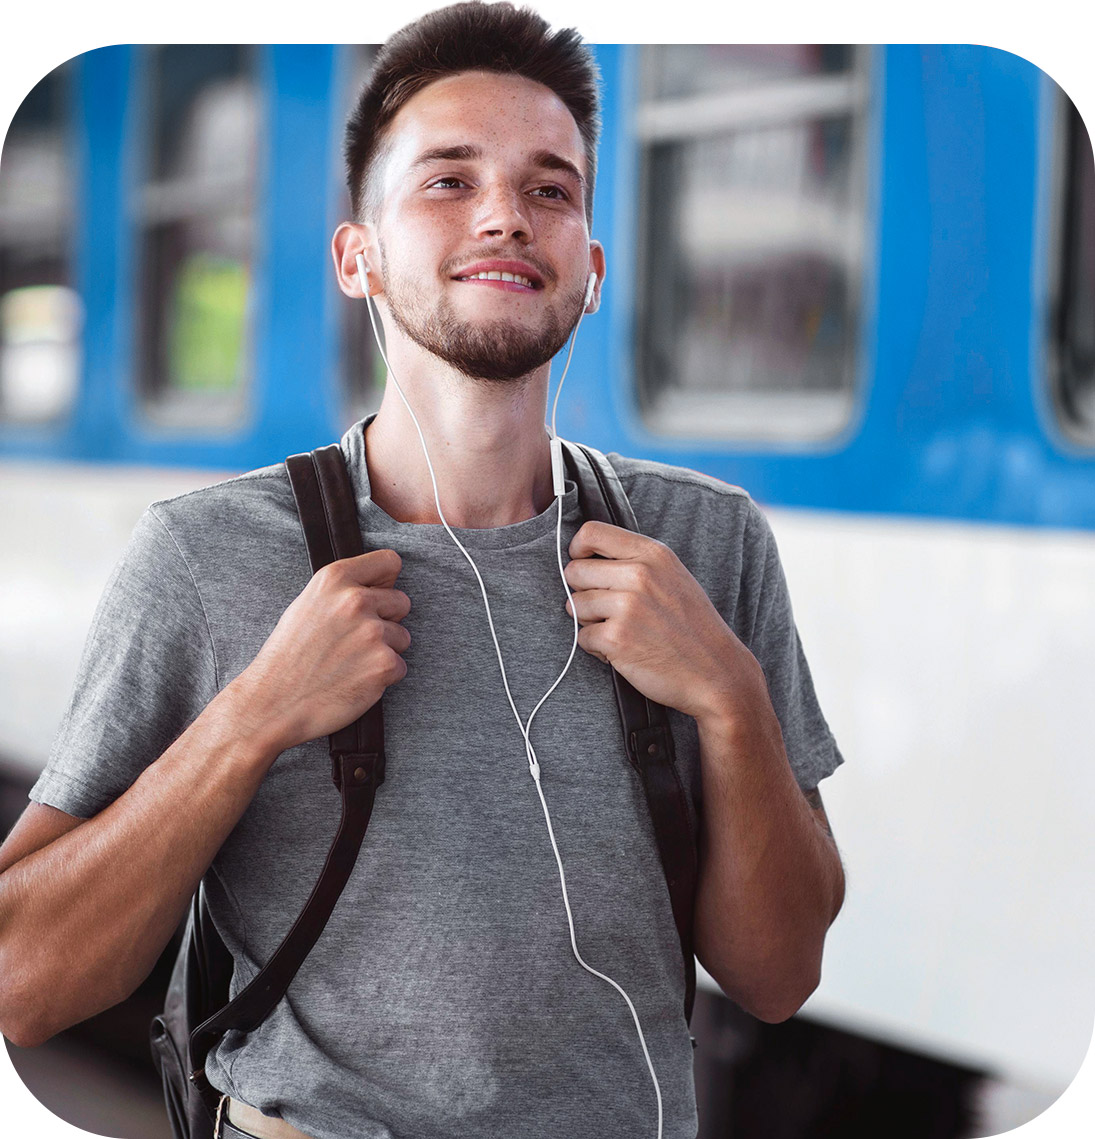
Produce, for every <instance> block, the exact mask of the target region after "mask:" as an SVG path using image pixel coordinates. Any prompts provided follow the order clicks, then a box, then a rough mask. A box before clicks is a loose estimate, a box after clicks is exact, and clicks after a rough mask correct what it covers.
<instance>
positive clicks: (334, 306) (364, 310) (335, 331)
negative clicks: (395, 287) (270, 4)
mask: <svg viewBox="0 0 1095 1139" xmlns="http://www.w3.org/2000/svg"><path fill="white" fill-rule="evenodd" d="M380 48H381V45H380V44H346V45H344V46H343V50H341V51H340V52H339V53H338V56H337V59H336V67H335V90H336V91H337V92H338V98H336V99H333V100H332V101H331V102H332V115H331V129H332V133H333V135H334V137H335V138H337V139H338V140H339V145H338V146H337V147H333V148H332V152H333V157H332V167H331V183H332V190H331V193H330V194H329V195H328V202H329V203H330V207H329V225H328V230H329V232H330V233H331V234H333V233H334V231H335V229H336V228H337V227H338V226H339V225H340V224H341V223H342V222H344V221H353V217H352V216H351V210H350V195H349V189H348V187H347V185H346V164H345V159H344V157H343V148H342V139H343V137H344V135H345V131H346V122H347V120H348V118H349V115H350V112H351V111H352V110H353V107H354V104H355V103H356V101H357V96H358V94H359V92H360V91H361V88H362V86H363V85H364V83H365V82H366V80H367V79H368V77H369V74H370V73H371V71H372V68H373V65H374V63H375V62H376V57H377V53H378V52H379V51H380ZM328 295H329V297H330V312H331V318H330V322H329V327H331V328H332V336H333V340H334V346H335V348H334V360H333V381H334V383H333V390H334V391H335V392H337V393H338V403H337V407H338V414H339V415H340V417H341V423H340V428H341V429H345V428H346V427H348V426H350V424H353V423H356V422H358V421H359V420H361V419H363V418H364V417H365V416H366V415H370V414H371V413H372V412H374V411H377V410H379V408H380V401H381V400H382V399H383V396H384V385H385V376H386V368H385V367H384V361H383V360H382V359H381V356H380V353H379V351H378V350H377V347H376V343H375V341H374V339H373V330H372V324H371V323H370V321H369V312H368V307H367V306H368V303H369V302H367V301H364V300H361V301H359V300H355V299H354V298H352V297H348V296H346V294H345V293H343V292H342V290H341V289H340V288H339V287H338V283H337V282H336V281H335V279H334V273H332V274H331V277H330V285H329V294H328ZM366 376H367V377H369V380H368V381H366V380H365V377H366Z"/></svg>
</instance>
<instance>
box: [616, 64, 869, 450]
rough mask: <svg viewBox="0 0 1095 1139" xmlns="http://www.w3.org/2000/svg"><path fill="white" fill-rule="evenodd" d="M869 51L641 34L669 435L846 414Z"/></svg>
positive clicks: (647, 266)
mask: <svg viewBox="0 0 1095 1139" xmlns="http://www.w3.org/2000/svg"><path fill="white" fill-rule="evenodd" d="M866 67H867V57H866V56H865V55H864V54H862V53H861V52H860V51H858V50H857V49H853V48H852V47H850V46H847V45H815V44H770V45H765V44H752V45H748V44H745V45H739V44H734V45H729V44H727V45H723V44H702V45H664V46H651V47H648V48H645V49H644V61H643V69H642V76H643V80H642V84H643V88H642V89H643V92H644V94H643V99H642V102H641V104H640V106H639V108H638V113H637V117H636V128H637V132H638V135H639V139H640V142H641V145H642V155H643V183H642V186H643V199H642V209H641V215H640V216H641V234H640V270H639V273H640V277H639V279H640V289H639V311H638V321H637V328H638V330H639V333H638V365H639V369H638V371H639V396H640V404H641V407H642V410H643V414H644V417H645V418H646V420H647V422H648V423H649V425H650V427H651V428H652V429H653V430H655V431H658V432H661V433H664V434H669V435H688V436H702V437H709V438H727V439H746V440H748V439H753V440H765V439H770V440H783V441H796V440H798V441H806V440H810V439H817V438H824V437H826V436H830V435H833V434H835V433H836V432H838V431H839V430H840V429H841V428H842V427H843V426H844V425H845V424H846V423H847V422H848V420H849V417H850V415H851V409H852V401H853V394H854V382H855V359H856V349H857V343H858V333H859V293H860V281H861V275H862V261H863V249H864V241H865V238H864V226H865V217H864V199H865V191H864V183H865V155H864V142H863V140H864V136H865V119H866V114H867V93H868V83H867V75H866Z"/></svg>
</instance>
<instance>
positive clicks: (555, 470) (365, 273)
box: [355, 253, 663, 1139]
mask: <svg viewBox="0 0 1095 1139" xmlns="http://www.w3.org/2000/svg"><path fill="white" fill-rule="evenodd" d="M355 259H356V261H357V274H358V283H359V284H360V285H361V290H362V292H363V293H364V294H365V305H366V308H367V309H368V312H369V322H370V323H371V324H372V327H373V336H374V337H375V339H376V345H377V348H379V350H380V356H381V359H382V360H383V361H384V365H385V367H386V368H387V369H388V375H389V376H390V377H391V379H392V381H393V383H394V384H395V387H396V391H397V392H398V393H399V395H400V397H401V398H402V400H403V403H404V405H405V406H406V408H407V411H408V412H410V416H411V419H412V420H413V421H414V425H415V427H416V428H417V430H418V438H419V440H420V441H421V443H422V451H423V453H424V454H425V456H426V465H427V467H429V471H430V480H431V482H432V483H433V495H434V503H435V505H436V506H437V515H438V517H439V518H440V519H441V522H442V525H443V526H444V527H445V529H446V531H447V532H448V535H449V537H450V538H452V540H453V541H454V542H455V543H456V545H457V547H458V548H459V549H460V552H461V553H462V554H463V555H464V557H465V559H466V560H467V562H468V564H469V565H470V566H471V568H472V570H473V572H474V573H475V577H476V579H477V580H478V582H479V589H480V591H481V593H482V595H483V604H484V606H485V607H486V612H487V624H488V625H489V626H490V635H491V639H492V640H493V641H494V651H495V653H496V654H497V656H498V667H499V669H500V670H501V673H502V685H503V687H504V688H505V690H506V697H507V699H508V700H509V706H510V709H511V710H512V712H513V715H514V717H515V719H516V720H517V726H518V728H519V729H520V732H521V736H522V737H523V739H524V741H525V757H526V758H527V759H528V765H529V774H530V775H531V776H532V780H533V782H534V783H535V784H536V792H537V794H538V795H539V797H540V805H541V807H542V808H543V811H544V820H545V822H546V823H547V831H548V837H549V839H550V840H551V849H552V850H553V851H554V853H555V862H556V865H557V866H558V868H559V883H560V886H561V888H562V895H563V906H564V908H565V909H566V915H567V925H568V926H569V929H570V947H571V950H572V951H573V953H574V957H575V959H576V960H577V962H578V964H579V965H581V967H582V968H583V969H585V971H586V972H587V973H592V974H593V976H595V977H597V978H599V979H600V980H602V981H605V982H606V983H607V984H609V985H611V986H612V987H613V988H614V989H615V990H616V991H617V992H618V993H619V994H620V996H622V997H623V999H624V1000H625V1001H626V1002H627V1007H628V1009H629V1010H630V1012H631V1018H632V1020H633V1021H634V1024H635V1030H636V1032H637V1033H638V1034H639V1043H640V1045H641V1046H642V1051H643V1058H644V1059H645V1060H646V1066H647V1070H648V1071H649V1072H650V1078H651V1080H652V1081H653V1084H654V1095H655V1098H656V1099H657V1105H658V1139H662V1125H663V1113H662V1091H661V1085H660V1084H659V1083H658V1076H657V1074H656V1073H655V1071H654V1062H653V1061H652V1060H651V1058H650V1051H649V1049H648V1048H647V1046H646V1037H645V1036H644V1035H643V1030H642V1025H641V1024H640V1023H639V1014H638V1012H637V1011H636V1009H635V1005H634V1003H633V1002H632V1000H631V998H630V997H629V996H628V995H627V993H626V992H625V991H624V989H623V988H622V986H620V985H619V984H618V983H617V982H616V981H614V980H613V979H612V978H611V977H609V976H608V975H607V974H605V973H601V972H599V971H598V970H596V969H594V968H593V967H592V966H591V965H589V964H587V963H586V962H585V960H583V958H582V955H581V954H580V953H579V952H578V941H577V937H576V935H575V932H574V915H573V914H572V913H571V910H570V898H569V895H568V893H567V884H566V874H565V872H564V870H563V859H562V856H561V855H560V854H559V847H558V844H557V843H556V841H555V829H554V827H553V826H552V824H551V814H550V812H549V811H548V805H547V800H546V799H545V798H544V791H543V788H542V787H541V786H540V761H539V760H538V759H537V757H536V750H535V749H534V748H533V746H532V741H531V739H530V733H531V731H532V721H533V718H534V717H535V715H536V713H537V712H539V711H540V708H541V706H542V705H543V703H544V701H545V700H546V699H547V698H548V697H549V696H550V695H551V694H552V693H553V692H554V691H555V689H556V688H558V686H559V684H560V682H561V681H562V679H563V677H564V676H566V674H567V672H568V670H569V669H570V664H571V661H573V660H574V654H575V651H576V650H577V648H578V612H577V608H576V606H575V605H574V599H573V597H572V596H571V592H570V585H569V584H568V582H567V579H566V575H565V574H564V573H563V545H562V525H563V498H564V496H565V494H566V479H565V470H564V464H563V445H562V441H561V440H560V439H559V436H558V434H557V433H556V431H555V410H556V408H557V407H558V406H559V395H560V393H561V392H562V390H563V380H565V379H566V375H567V370H568V369H569V368H570V358H571V356H572V355H573V354H574V341H575V340H576V339H577V336H578V329H579V327H580V326H581V323H582V317H583V316H584V315H585V313H586V312H587V311H588V309H589V306H590V303H591V302H592V300H593V293H594V291H595V290H596V288H597V279H598V278H597V274H596V273H590V275H589V280H588V281H587V282H586V291H585V300H584V302H583V304H582V310H581V312H580V313H579V314H578V319H577V321H576V322H575V325H574V331H573V332H572V333H571V336H570V349H569V351H568V352H567V359H566V364H565V365H564V367H563V374H562V376H561V378H560V379H559V387H558V388H557V389H556V392H555V403H554V404H553V405H552V409H551V437H550V438H551V443H550V446H551V468H552V479H553V482H554V488H555V501H556V502H557V503H558V515H557V519H556V523H555V544H556V554H557V558H558V565H559V576H560V578H561V579H562V582H563V589H564V591H565V592H566V595H567V598H568V599H569V601H570V606H571V619H572V621H573V623H574V639H573V641H572V643H571V646H570V656H568V657H567V662H566V664H565V665H564V666H563V671H562V672H560V673H559V675H558V677H556V680H555V683H554V684H552V686H551V687H550V688H549V689H548V690H547V691H546V692H545V693H544V694H543V696H541V697H540V701H539V703H538V704H537V705H536V707H535V708H533V710H532V712H531V713H530V714H529V718H528V721H527V722H522V720H521V715H520V713H519V712H518V711H517V705H516V704H515V703H514V700H513V695H512V693H511V692H510V687H509V680H508V679H507V677H506V666H505V662H504V661H503V660H502V650H501V648H500V647H499V644H498V636H497V634H496V633H495V630H494V618H493V617H492V616H491V611H490V601H489V600H488V598H487V587H486V585H484V583H483V577H482V575H481V574H480V572H479V567H478V566H477V565H476V564H475V562H474V560H473V559H472V556H471V554H469V553H468V551H467V550H466V549H465V548H464V546H463V544H462V543H461V541H460V539H459V538H457V536H456V535H455V534H454V533H453V532H452V529H451V527H450V526H449V524H448V522H447V521H446V519H445V515H444V514H443V513H442V511H441V496H440V494H439V492H438V489H437V478H436V476H435V474H434V469H433V463H432V462H430V452H429V449H428V448H427V447H426V438H425V436H424V435H423V434H422V427H421V425H420V424H419V422H418V417H417V416H416V415H415V413H414V411H413V410H412V409H411V405H410V402H409V401H408V399H407V397H406V395H405V394H404V391H403V388H402V387H401V386H400V384H399V380H398V379H396V376H395V373H394V372H393V371H392V368H391V365H390V364H389V363H388V357H387V355H386V353H385V352H384V345H383V344H382V343H381V340H380V332H379V330H378V329H377V325H376V317H375V316H374V313H373V308H374V306H373V304H372V301H371V298H370V297H369V270H368V268H367V266H366V265H365V258H364V257H363V256H362V255H361V254H360V253H358V254H356V257H355Z"/></svg>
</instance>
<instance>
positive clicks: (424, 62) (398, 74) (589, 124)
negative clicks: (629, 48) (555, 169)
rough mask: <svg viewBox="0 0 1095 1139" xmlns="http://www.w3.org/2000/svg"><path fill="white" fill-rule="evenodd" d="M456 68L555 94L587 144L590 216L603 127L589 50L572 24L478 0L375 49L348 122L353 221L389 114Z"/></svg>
mask: <svg viewBox="0 0 1095 1139" xmlns="http://www.w3.org/2000/svg"><path fill="white" fill-rule="evenodd" d="M461 71H497V72H501V73H502V74H504V75H520V76H523V77H524V78H525V79H531V80H532V81H533V82H535V83H542V84H543V85H544V86H545V87H548V88H550V89H551V90H552V91H554V92H555V94H556V95H558V96H559V98H560V99H561V100H562V102H563V103H564V104H565V106H566V108H567V110H569V111H570V113H571V115H573V116H574V121H575V123H576V124H577V126H578V133H579V134H580V135H581V138H582V142H583V143H584V144H585V159H586V187H585V211H586V218H587V219H590V220H592V217H593V183H594V179H595V177H596V173H597V137H598V135H599V134H600V129H601V118H600V106H599V102H600V101H599V98H598V93H597V82H598V78H599V74H598V70H597V64H596V63H595V62H594V59H593V54H592V52H590V50H589V48H588V47H586V46H585V44H583V43H582V38H581V36H580V35H579V34H578V32H577V30H576V29H574V28H562V29H560V30H559V31H557V32H554V33H552V31H551V28H550V26H549V25H548V23H547V21H546V20H544V19H543V18H542V17H541V16H539V15H537V14H536V13H535V12H533V11H532V10H531V9H529V8H515V7H514V6H513V5H512V4H509V3H501V4H482V3H478V2H472V3H464V4H453V5H451V6H450V7H448V8H441V9H439V10H438V11H436V12H430V13H428V14H427V15H425V16H423V17H422V18H421V19H418V20H415V21H414V23H412V24H408V25H407V26H406V27H405V28H402V29H400V30H399V31H398V32H396V33H395V34H394V35H393V36H391V38H390V39H389V40H388V42H387V43H386V44H385V45H384V46H383V48H381V50H380V52H379V53H378V55H377V57H376V62H375V64H374V65H373V69H372V73H371V74H370V76H369V80H368V82H367V83H366V84H365V86H364V88H363V89H362V91H361V94H360V95H359V96H358V99H357V104H356V105H355V107H354V110H353V112H352V113H351V114H350V117H349V119H348V120H347V123H346V140H345V147H344V155H345V159H346V179H347V184H348V186H349V190H350V206H351V209H352V210H353V215H354V218H355V220H359V219H361V218H362V217H363V216H364V212H365V208H366V206H367V205H375V202H373V201H372V199H371V195H370V187H369V183H370V181H371V178H372V174H373V170H374V167H375V165H376V160H377V157H378V155H379V154H380V152H381V149H382V143H383V140H384V132H385V131H386V130H387V128H388V126H389V125H390V123H391V121H392V119H394V118H395V116H396V114H398V112H399V110H400V108H401V107H402V106H403V105H404V104H405V103H406V102H407V101H408V100H409V99H410V98H411V96H412V95H414V94H416V93H417V92H418V91H421V90H422V88H423V87H426V86H428V85H429V84H430V83H433V82H434V81H435V80H437V79H441V78H443V77H444V76H446V75H455V74H457V73H458V72H461Z"/></svg>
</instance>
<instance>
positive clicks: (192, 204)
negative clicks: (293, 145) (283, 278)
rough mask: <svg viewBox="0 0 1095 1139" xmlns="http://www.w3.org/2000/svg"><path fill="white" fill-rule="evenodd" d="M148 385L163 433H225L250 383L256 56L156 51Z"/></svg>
mask: <svg viewBox="0 0 1095 1139" xmlns="http://www.w3.org/2000/svg"><path fill="white" fill-rule="evenodd" d="M147 67H148V77H147V78H148V90H149V93H150V98H149V118H148V122H147V156H148V157H147V166H146V178H145V182H144V185H143V187H142V190H141V194H140V200H139V204H138V213H139V221H140V227H141V261H142V266H141V285H142V288H141V304H142V306H143V318H142V321H141V337H142V343H141V386H142V392H143V395H144V399H145V406H146V410H147V411H148V413H149V415H150V416H151V417H152V418H153V419H154V420H156V421H158V422H163V423H167V424H175V425H200V426H216V425H229V424H231V423H233V422H236V421H238V419H239V418H240V417H241V415H242V412H243V407H244V401H245V398H246V392H247V385H248V381H249V379H250V375H251V329H250V319H249V317H250V308H251V295H252V277H253V273H252V258H253V252H252V251H253V248H254V203H255V196H256V183H257V166H258V143H259V125H260V124H259V100H258V91H257V85H256V82H255V78H254V58H253V49H251V48H249V47H248V46H246V45H239V44H209V45H204V44H203V45H192V44H173V45H168V46H164V47H157V48H152V49H149V54H148V59H147Z"/></svg>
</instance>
